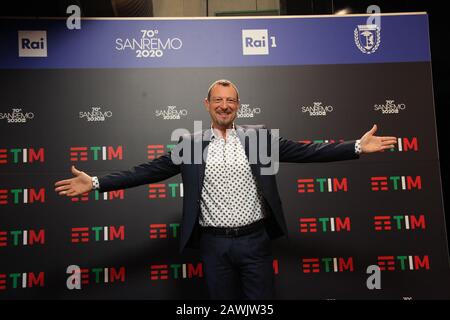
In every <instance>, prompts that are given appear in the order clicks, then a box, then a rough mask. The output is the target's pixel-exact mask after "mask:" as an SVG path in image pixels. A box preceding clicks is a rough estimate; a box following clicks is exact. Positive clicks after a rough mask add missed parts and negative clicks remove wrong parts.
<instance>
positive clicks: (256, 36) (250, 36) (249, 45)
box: [242, 29, 277, 56]
mask: <svg viewBox="0 0 450 320" xmlns="http://www.w3.org/2000/svg"><path fill="white" fill-rule="evenodd" d="M269 40H270V43H269ZM269 46H270V47H272V48H276V46H277V44H276V42H275V37H270V39H269V32H268V31H267V29H247V30H242V54H243V55H244V56H246V55H268V54H269Z"/></svg>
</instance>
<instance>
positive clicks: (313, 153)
mask: <svg viewBox="0 0 450 320" xmlns="http://www.w3.org/2000/svg"><path fill="white" fill-rule="evenodd" d="M355 142H356V141H355V140H350V141H345V142H341V143H301V142H296V141H292V140H287V139H283V138H279V148H280V149H279V152H280V162H295V163H298V162H329V161H340V160H350V159H358V158H359V155H358V154H357V153H355Z"/></svg>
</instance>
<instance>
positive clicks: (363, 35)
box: [353, 5, 381, 54]
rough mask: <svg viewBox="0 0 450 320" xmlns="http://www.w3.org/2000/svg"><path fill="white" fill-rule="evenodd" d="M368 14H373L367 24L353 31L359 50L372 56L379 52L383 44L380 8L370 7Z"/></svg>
mask: <svg viewBox="0 0 450 320" xmlns="http://www.w3.org/2000/svg"><path fill="white" fill-rule="evenodd" d="M367 13H372V15H371V16H370V17H368V18H367V21H366V24H363V25H358V26H357V27H356V28H355V30H354V31H353V35H354V38H355V44H356V46H357V47H358V49H359V50H360V51H361V52H362V53H365V54H372V53H374V52H375V51H377V49H378V47H379V46H380V43H381V17H380V7H378V6H376V5H372V6H369V7H368V8H367Z"/></svg>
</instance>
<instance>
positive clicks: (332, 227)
mask: <svg viewBox="0 0 450 320" xmlns="http://www.w3.org/2000/svg"><path fill="white" fill-rule="evenodd" d="M330 220H331V231H335V230H334V218H331V219H330Z"/></svg>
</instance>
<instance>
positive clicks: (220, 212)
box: [199, 125, 264, 227]
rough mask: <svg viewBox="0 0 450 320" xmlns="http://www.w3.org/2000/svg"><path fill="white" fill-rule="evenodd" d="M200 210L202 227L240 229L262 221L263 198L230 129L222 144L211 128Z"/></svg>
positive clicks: (236, 139) (233, 131)
mask: <svg viewBox="0 0 450 320" xmlns="http://www.w3.org/2000/svg"><path fill="white" fill-rule="evenodd" d="M200 209H201V216H200V221H199V222H200V225H201V226H204V227H240V226H245V225H248V224H250V223H253V222H256V221H258V220H261V219H262V218H264V207H263V198H262V195H261V192H260V190H259V188H258V185H257V183H256V179H255V176H254V175H253V173H252V171H251V168H250V164H249V162H248V159H247V156H246V154H245V150H244V147H243V145H242V143H241V141H240V139H239V137H238V136H237V134H236V130H235V129H234V125H233V129H231V130H229V133H228V137H227V138H226V140H225V139H224V138H223V137H219V136H216V135H215V133H214V130H213V129H212V128H211V141H210V143H209V146H208V153H207V159H206V167H205V178H204V181H203V188H202V193H201V200H200Z"/></svg>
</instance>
